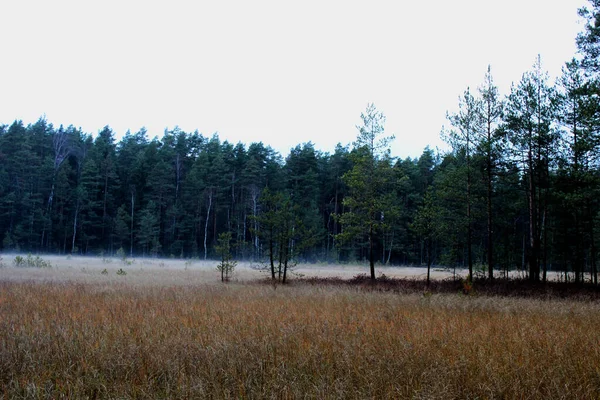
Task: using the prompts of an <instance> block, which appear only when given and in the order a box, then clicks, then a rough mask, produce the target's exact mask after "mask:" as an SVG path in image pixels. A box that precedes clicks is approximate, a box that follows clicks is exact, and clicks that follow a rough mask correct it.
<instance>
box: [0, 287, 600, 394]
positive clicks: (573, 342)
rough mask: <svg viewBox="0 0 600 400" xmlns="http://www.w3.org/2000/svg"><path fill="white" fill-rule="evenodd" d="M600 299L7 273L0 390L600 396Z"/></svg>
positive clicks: (0, 291)
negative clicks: (38, 279) (18, 277)
mask: <svg viewBox="0 0 600 400" xmlns="http://www.w3.org/2000/svg"><path fill="white" fill-rule="evenodd" d="M599 311H600V306H599V305H598V304H596V303H592V302H587V303H586V302H576V301H564V300H563V301H559V300H556V301H537V300H523V299H507V298H493V297H470V296H461V295H432V296H422V295H416V294H415V295H398V294H392V293H375V292H368V291H358V290H356V289H352V288H336V287H320V286H310V285H295V286H288V287H282V286H279V287H277V288H273V287H271V286H267V285H261V284H249V283H246V284H231V285H195V286H180V285H177V286H160V285H154V286H139V285H131V284H127V283H110V284H102V283H27V282H4V283H0V393H2V396H1V397H2V398H6V399H8V398H10V399H13V398H61V397H63V398H255V399H263V398H442V399H443V398H448V399H451V398H532V399H542V398H543V399H548V398H599V397H600V339H599V338H600V336H599V333H600V314H599Z"/></svg>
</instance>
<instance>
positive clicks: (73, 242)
mask: <svg viewBox="0 0 600 400" xmlns="http://www.w3.org/2000/svg"><path fill="white" fill-rule="evenodd" d="M78 214H79V199H77V204H76V206H75V217H74V218H73V239H72V241H71V254H72V253H73V252H74V251H75V237H77V216H78Z"/></svg>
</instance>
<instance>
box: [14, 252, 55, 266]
mask: <svg viewBox="0 0 600 400" xmlns="http://www.w3.org/2000/svg"><path fill="white" fill-rule="evenodd" d="M13 265H14V266H15V267H19V268H25V267H29V268H52V264H50V263H49V262H48V261H45V260H44V259H43V258H41V257H40V256H35V257H33V256H32V255H31V254H28V255H27V258H23V257H22V256H16V257H15V259H14V260H13Z"/></svg>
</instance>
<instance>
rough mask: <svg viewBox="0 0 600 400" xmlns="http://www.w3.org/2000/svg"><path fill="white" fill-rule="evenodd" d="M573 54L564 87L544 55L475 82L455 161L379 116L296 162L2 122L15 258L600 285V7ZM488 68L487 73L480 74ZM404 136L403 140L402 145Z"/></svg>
mask: <svg viewBox="0 0 600 400" xmlns="http://www.w3.org/2000/svg"><path fill="white" fill-rule="evenodd" d="M591 4H592V9H585V8H584V9H581V10H580V11H579V13H580V16H581V17H582V18H583V19H585V20H586V21H587V23H586V24H585V28H584V30H583V31H582V32H581V33H580V34H579V35H578V37H577V38H576V42H577V46H578V53H577V54H576V55H575V57H574V58H573V59H572V60H570V61H568V62H566V63H565V65H564V67H563V72H562V76H560V77H559V78H558V79H557V80H556V82H551V81H550V78H549V76H548V74H547V73H546V72H545V71H544V69H543V64H542V58H541V57H539V56H538V58H537V59H536V60H535V61H534V63H533V65H532V67H531V69H530V70H529V71H525V72H524V74H523V75H522V78H521V80H520V81H519V82H515V83H513V85H512V87H511V88H510V93H509V94H508V95H507V96H504V97H503V96H501V95H500V94H499V92H498V88H497V87H496V85H495V84H494V80H493V75H492V69H491V68H488V70H487V72H486V71H482V76H484V79H483V80H482V82H481V85H480V86H479V87H478V88H476V89H471V88H466V89H465V91H464V93H463V94H462V95H461V96H460V99H459V104H458V111H457V112H456V113H451V114H448V125H447V127H445V128H444V129H443V130H442V132H441V135H442V136H443V138H444V140H445V141H446V142H447V143H448V144H449V148H450V150H449V151H447V152H445V153H437V152H435V151H434V150H432V149H430V148H429V147H428V148H425V149H424V150H423V152H422V154H421V155H420V156H419V157H418V158H406V159H398V158H395V157H393V156H392V154H391V153H390V151H389V146H388V145H389V142H390V140H393V137H390V136H386V132H385V116H384V115H383V114H382V113H381V112H380V111H378V110H377V108H376V106H375V105H374V104H368V105H367V107H366V109H365V111H364V112H363V113H362V114H361V120H362V123H361V125H360V126H357V138H356V141H355V142H354V143H352V144H338V146H337V147H336V149H335V151H334V152H333V153H328V152H322V151H319V150H317V149H316V148H315V146H314V144H312V143H301V144H298V145H297V146H296V147H294V148H293V149H291V151H290V152H289V154H288V155H287V156H286V157H283V156H282V155H281V154H279V153H278V152H276V151H274V150H273V149H272V148H271V147H270V146H269V145H268V144H264V143H250V144H244V143H236V144H234V143H229V142H227V141H221V140H220V138H219V137H218V135H216V134H215V135H212V136H205V135H203V134H201V133H199V132H197V131H195V132H184V131H183V130H181V129H179V128H177V127H176V128H174V129H168V130H165V132H164V135H163V137H162V138H158V137H155V138H149V137H148V134H147V132H146V131H145V130H144V129H141V130H140V131H138V132H136V133H131V132H127V133H126V134H125V135H124V136H123V137H122V138H121V139H120V140H117V138H116V135H115V132H113V131H112V130H111V128H110V127H109V126H105V127H104V128H103V129H101V130H100V131H99V132H98V133H97V134H95V135H92V134H90V133H87V132H83V131H81V129H79V128H77V127H74V126H72V125H68V126H66V127H65V126H63V125H60V126H53V125H52V124H51V123H49V122H47V121H46V119H45V118H44V117H41V118H40V119H39V120H38V121H37V122H36V123H33V124H29V125H24V124H23V122H22V121H20V120H16V121H14V122H13V123H12V124H10V125H0V160H1V162H0V248H1V250H2V251H4V252H11V251H16V252H31V253H58V254H83V255H101V254H106V255H115V254H125V255H128V256H134V255H135V256H144V257H159V256H160V257H177V258H200V259H208V258H215V257H216V256H217V252H216V249H217V246H218V244H219V236H220V235H221V234H224V233H225V234H227V235H230V236H227V237H230V238H231V239H230V240H231V249H232V250H231V251H232V253H233V256H234V258H235V259H239V260H261V261H268V262H270V264H271V267H272V274H273V275H272V276H273V278H275V267H274V265H279V266H281V265H284V266H285V268H286V269H287V267H288V265H289V266H292V265H293V263H294V262H299V261H301V262H331V263H344V262H355V261H360V262H368V263H369V265H370V275H371V278H372V279H376V275H375V265H376V264H380V265H388V264H393V265H407V264H411V265H426V266H429V267H431V266H432V265H435V266H442V267H448V268H452V267H461V268H468V270H469V277H470V278H472V277H473V276H474V275H476V274H479V275H480V276H482V277H483V276H485V277H487V278H489V279H493V278H494V276H503V274H505V273H507V272H508V271H514V270H520V271H523V273H524V274H525V275H526V276H527V277H528V278H529V279H530V280H532V281H545V280H546V279H547V276H548V273H549V272H550V271H559V272H561V273H564V274H563V275H561V276H563V278H564V279H568V280H573V281H574V282H576V283H583V282H586V281H589V282H592V283H593V284H597V282H598V268H597V258H598V244H597V241H598V236H600V231H599V229H600V214H599V210H600V209H599V200H598V199H599V196H598V194H599V184H600V181H599V178H600V176H599V172H600V171H599V168H600V165H599V159H598V155H599V146H600V96H599V93H600V74H599V72H600V64H599V55H600V45H599V43H598V41H599V39H600V20H599V19H598V15H600V14H599V12H600V1H592V2H591ZM484 72H486V73H485V75H484ZM396 140H398V139H396Z"/></svg>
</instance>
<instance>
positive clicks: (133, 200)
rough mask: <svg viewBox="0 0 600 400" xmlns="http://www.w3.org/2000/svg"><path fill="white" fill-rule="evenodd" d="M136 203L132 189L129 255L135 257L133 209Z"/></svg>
mask: <svg viewBox="0 0 600 400" xmlns="http://www.w3.org/2000/svg"><path fill="white" fill-rule="evenodd" d="M134 205H135V197H134V191H133V190H131V227H130V230H129V257H133V211H134Z"/></svg>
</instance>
